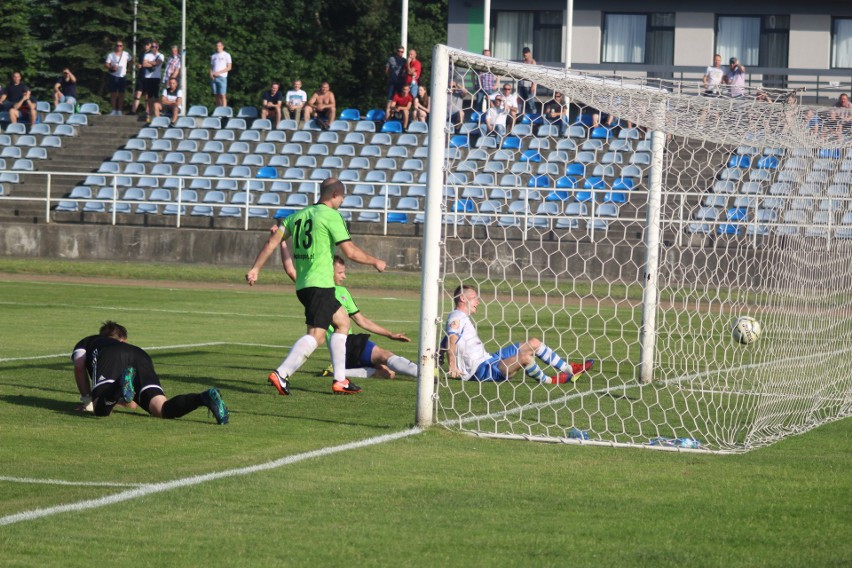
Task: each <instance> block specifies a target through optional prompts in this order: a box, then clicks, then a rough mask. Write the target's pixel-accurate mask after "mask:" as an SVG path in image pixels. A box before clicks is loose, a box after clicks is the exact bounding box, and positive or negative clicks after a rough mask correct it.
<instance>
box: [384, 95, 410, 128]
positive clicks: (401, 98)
mask: <svg viewBox="0 0 852 568" xmlns="http://www.w3.org/2000/svg"><path fill="white" fill-rule="evenodd" d="M413 105H414V98H413V97H412V96H411V92H410V90H409V88H408V85H403V86H402V89H400V91H399V93H398V94H396V95H394V96H393V99H392V100H391V101H390V113H389V114H388V115H387V118H386V119H385V120H391V119H395V120H401V121H402V129H403V130H406V129H407V128H408V118H409V115H410V114H411V107H412V106H413Z"/></svg>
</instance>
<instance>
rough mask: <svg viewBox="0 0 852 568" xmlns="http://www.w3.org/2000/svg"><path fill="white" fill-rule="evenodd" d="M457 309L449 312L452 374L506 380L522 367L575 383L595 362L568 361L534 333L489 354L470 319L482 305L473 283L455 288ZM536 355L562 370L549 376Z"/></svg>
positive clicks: (533, 374)
mask: <svg viewBox="0 0 852 568" xmlns="http://www.w3.org/2000/svg"><path fill="white" fill-rule="evenodd" d="M453 297H454V300H455V304H456V309H455V310H453V311H452V312H450V315H449V316H447V326H446V333H447V359H448V361H449V374H450V376H451V377H454V378H461V379H463V380H466V381H493V382H501V381H506V380H508V379H510V378H511V377H512V375H514V374H515V373H516V372H517V371H518V370H519V369H523V370H524V373H525V374H526V375H527V376H528V377H530V378H532V379H534V380H536V381H538V382H540V383H544V384H558V383H567V382H571V383H574V382H576V381H577V379H578V378H579V376H580V374H582V373H583V372H585V371H588V370H589V369H591V368H592V365H594V361H593V360H591V359H589V360H587V361H585V362H584V363H570V362H566V361H565V359H564V358H562V357H560V356H559V355H558V354H557V353H555V352H554V351H553V350H552V349H550V348H549V347H548V346H547V345H545V344H544V343H542V342H541V340H540V339H538V338H535V337H531V338H529V339H527V340H526V341H524V342H519V343H512V344H510V345H506V346H505V347H503V348H501V349H500V350H499V351H497V352H496V353H491V354H489V353H488V352H487V351H486V350H485V346H484V345H483V343H482V340H481V339H479V334H478V333H477V331H476V325H475V324H474V323H473V320H471V319H470V316H471V315H472V314H475V313H476V309H477V307H478V306H479V294H478V293H477V291H476V289H475V288H474V287H473V286H467V285H462V286H459V287H458V288H456V290H455V292H453ZM536 358H538V359H539V360H541V361H542V362H543V363H545V364H547V365H548V366H550V367H553V368H554V369H556V370H557V371H558V372H557V374H556V375H554V376H552V377H551V376H548V375H547V374H546V373H545V372H544V371H543V370H542V369H541V367H539V365H538V363H536Z"/></svg>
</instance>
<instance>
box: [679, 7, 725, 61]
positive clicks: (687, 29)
mask: <svg viewBox="0 0 852 568" xmlns="http://www.w3.org/2000/svg"><path fill="white" fill-rule="evenodd" d="M715 25H716V16H715V14H713V13H711V12H677V13H676V15H675V38H674V42H675V45H674V64H675V65H698V66H703V67H706V66H708V65H712V64H713V52H714V47H715V40H716V32H715V30H714V28H715Z"/></svg>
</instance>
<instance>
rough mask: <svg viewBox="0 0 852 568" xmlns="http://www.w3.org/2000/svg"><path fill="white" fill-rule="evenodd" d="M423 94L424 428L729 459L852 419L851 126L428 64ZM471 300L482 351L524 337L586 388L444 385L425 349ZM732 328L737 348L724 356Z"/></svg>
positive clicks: (754, 98) (753, 95) (796, 107)
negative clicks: (461, 297)
mask: <svg viewBox="0 0 852 568" xmlns="http://www.w3.org/2000/svg"><path fill="white" fill-rule="evenodd" d="M433 75H434V76H433V85H432V88H433V92H432V95H433V97H432V110H433V115H435V116H433V117H432V118H431V123H430V140H429V144H430V159H429V160H430V161H429V182H428V183H429V196H428V198H427V212H426V222H425V225H424V279H423V280H424V283H423V315H422V322H421V341H422V343H421V350H420V353H421V366H422V372H421V377H431V376H432V370H433V367H434V368H435V373H434V376H435V377H437V378H436V380H435V384H434V385H433V384H432V381H431V380H422V381H421V383H420V385H419V391H418V395H419V399H418V421H419V423H421V424H428V423H430V422H431V421H433V420H434V422H437V423H440V424H442V425H444V426H446V427H448V428H451V429H457V430H462V431H466V432H472V433H476V434H479V435H488V436H496V437H508V438H524V439H533V440H542V441H554V442H564V443H578V444H605V445H613V446H622V445H624V446H638V447H649V448H660V449H669V450H684V449H686V450H698V451H712V452H741V451H747V450H750V449H753V448H757V447H761V446H764V445H767V444H770V443H772V442H774V441H776V440H779V439H781V438H783V437H785V436H788V435H792V434H797V433H801V432H805V431H807V430H809V429H811V428H814V427H816V426H818V425H820V424H823V423H825V422H828V421H832V420H837V419H840V418H843V417H846V416H849V414H850V410H852V366H850V365H849V364H848V360H849V356H850V352H852V197H850V188H852V151H850V147H852V145H850V143H849V140H850V135H852V115H847V114H844V113H843V112H842V111H841V110H840V109H834V108H825V107H816V106H809V105H808V104H806V99H805V98H804V96H803V95H805V94H804V93H795V92H786V91H781V90H772V89H760V88H754V87H751V86H745V85H744V86H739V85H736V84H733V85H728V84H722V85H718V86H715V87H714V86H709V87H708V86H705V85H703V84H702V82H701V80H700V79H699V80H697V81H694V82H674V81H668V80H661V79H653V80H652V79H647V78H630V77H618V78H615V77H611V76H609V77H598V76H594V75H589V74H582V73H577V72H571V71H566V70H563V69H554V68H546V67H540V66H533V65H522V64H519V63H512V62H508V61H503V60H497V59H492V58H486V57H481V56H478V55H474V54H471V53H466V52H461V51H456V50H452V49H448V48H445V47H443V46H438V47H437V48H436V50H435V67H434V69H433ZM488 75H491V77H489V76H488ZM491 85H493V86H494V90H493V91H491V92H489V93H486V92H484V90H485V89H484V88H485V87H490V86H491ZM530 93H534V96H531V95H530ZM524 97H529V98H528V99H526V100H524ZM443 108H446V109H447V113H446V115H444V114H443V113H441V112H440V110H439V109H443ZM489 109H492V110H490V112H489ZM494 109H496V110H494ZM515 109H517V110H515ZM462 284H464V285H469V286H473V287H474V288H475V289H476V290H477V291H478V295H479V298H480V301H481V303H480V304H479V307H478V309H477V310H476V312H475V313H474V314H472V315H471V316H470V318H471V320H472V321H473V322H474V323H475V325H476V327H477V330H478V334H479V337H480V338H481V339H482V341H483V343H484V346H485V349H486V351H487V352H488V353H495V352H497V351H498V350H499V349H500V348H501V347H503V346H506V345H509V344H512V343H521V344H523V343H525V342H528V341H530V340H531V339H538V340H540V341H541V342H542V343H543V344H544V345H546V346H547V347H548V348H550V349H551V350H552V351H553V352H554V353H555V354H557V355H558V356H559V357H561V358H563V359H565V360H571V361H575V362H581V361H584V360H586V359H593V360H594V361H595V363H594V366H593V367H592V368H591V369H590V370H589V371H588V372H586V373H583V374H581V375H578V378H577V380H576V382H571V381H568V382H565V383H560V384H550V383H549V382H541V381H539V380H538V379H537V378H535V377H533V376H529V375H528V374H526V373H525V372H524V370H520V371H518V372H516V373H514V374H513V375H512V376H511V377H510V378H509V380H506V381H497V382H495V381H479V380H463V379H464V378H466V377H462V378H461V379H460V378H455V377H452V376H450V374H449V372H448V371H449V370H448V367H447V363H446V362H443V363H441V362H439V361H438V348H437V346H438V344H439V342H440V341H441V339H442V338H443V337H444V336H445V323H446V318H447V316H448V314H449V313H450V312H451V311H452V310H454V309H455V304H454V301H453V291H454V290H455V289H456V288H457V287H458V286H460V285H462ZM745 315H747V316H752V317H754V318H755V319H757V320H758V321H759V322H760V323H761V325H762V334H761V336H760V337H759V339H758V340H757V341H756V342H754V343H752V344H750V345H741V344H739V343H735V342H734V341H733V340H732V334H731V331H732V326H733V322H734V320H735V319H736V318H737V317H738V316H745ZM534 361H535V362H536V364H537V365H538V366H539V367H540V369H541V370H542V371H544V373H546V374H547V375H548V376H556V375H557V374H558V372H559V369H558V368H554V366H553V364H554V361H555V360H554V359H553V358H547V357H545V358H544V359H541V358H536V359H535V360H534ZM555 364H556V366H558V362H557V363H555ZM433 388H434V393H433ZM433 413H434V414H433Z"/></svg>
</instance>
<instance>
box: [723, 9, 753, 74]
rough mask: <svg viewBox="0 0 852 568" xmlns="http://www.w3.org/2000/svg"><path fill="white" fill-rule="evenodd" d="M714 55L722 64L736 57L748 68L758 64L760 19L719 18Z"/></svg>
mask: <svg viewBox="0 0 852 568" xmlns="http://www.w3.org/2000/svg"><path fill="white" fill-rule="evenodd" d="M716 53H718V54H720V55H721V56H722V63H723V64H724V63H725V62H727V61H728V59H730V58H731V57H736V58H737V59H739V60H740V63H742V64H743V65H745V66H746V67H748V66H749V65H757V64H758V56H759V54H760V18H759V17H737V16H719V19H718V21H717V24H716Z"/></svg>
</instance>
